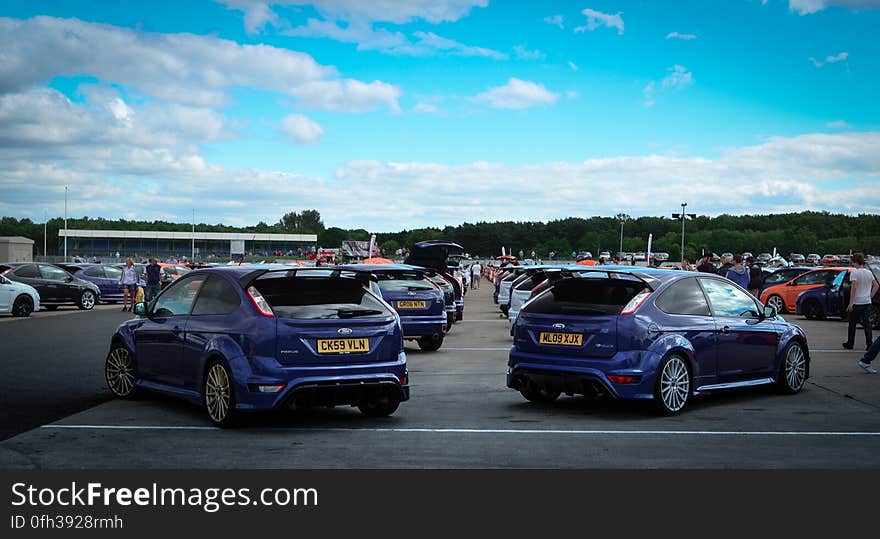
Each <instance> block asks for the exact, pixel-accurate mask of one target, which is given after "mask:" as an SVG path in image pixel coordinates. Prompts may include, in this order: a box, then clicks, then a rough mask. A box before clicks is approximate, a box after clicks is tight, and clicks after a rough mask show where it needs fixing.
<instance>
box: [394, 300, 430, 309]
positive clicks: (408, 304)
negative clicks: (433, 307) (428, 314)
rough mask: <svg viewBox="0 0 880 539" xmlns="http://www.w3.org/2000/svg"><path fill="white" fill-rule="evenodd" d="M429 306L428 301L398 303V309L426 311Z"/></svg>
mask: <svg viewBox="0 0 880 539" xmlns="http://www.w3.org/2000/svg"><path fill="white" fill-rule="evenodd" d="M427 306H428V303H427V302H426V301H398V302H397V308H398V309H424V308H425V307H427Z"/></svg>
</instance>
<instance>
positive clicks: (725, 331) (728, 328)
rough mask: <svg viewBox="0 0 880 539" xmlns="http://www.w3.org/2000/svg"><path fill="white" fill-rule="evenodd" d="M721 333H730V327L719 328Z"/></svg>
mask: <svg viewBox="0 0 880 539" xmlns="http://www.w3.org/2000/svg"><path fill="white" fill-rule="evenodd" d="M721 333H724V334H725V335H727V334H728V333H730V326H724V327H723V328H721Z"/></svg>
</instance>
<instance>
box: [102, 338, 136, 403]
mask: <svg viewBox="0 0 880 539" xmlns="http://www.w3.org/2000/svg"><path fill="white" fill-rule="evenodd" d="M104 376H105V378H106V379H107V386H109V387H110V391H112V392H113V394H114V395H116V396H117V397H127V396H129V395H131V392H132V391H133V390H134V369H132V367H131V356H129V354H128V350H127V349H126V348H124V347H122V346H119V347H116V348H114V349H113V350H112V351H110V355H109V356H107V361H106V363H105V365H104Z"/></svg>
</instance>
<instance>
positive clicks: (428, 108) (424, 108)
mask: <svg viewBox="0 0 880 539" xmlns="http://www.w3.org/2000/svg"><path fill="white" fill-rule="evenodd" d="M413 110H415V111H416V112H428V113H434V112H439V111H440V107H438V106H437V105H433V104H431V103H417V104H416V106H415V108H414V109H413Z"/></svg>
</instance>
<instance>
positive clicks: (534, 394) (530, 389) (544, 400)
mask: <svg viewBox="0 0 880 539" xmlns="http://www.w3.org/2000/svg"><path fill="white" fill-rule="evenodd" d="M519 393H520V395H522V396H523V398H525V399H526V400H527V401H529V402H534V403H537V404H550V403H551V402H554V401H555V400H556V399H558V398H559V395H561V394H562V392H561V391H556V390H554V389H547V388H546V387H540V386H537V385H535V384H532V383H527V384H525V385H524V386H523V388H522V389H520V390H519Z"/></svg>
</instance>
